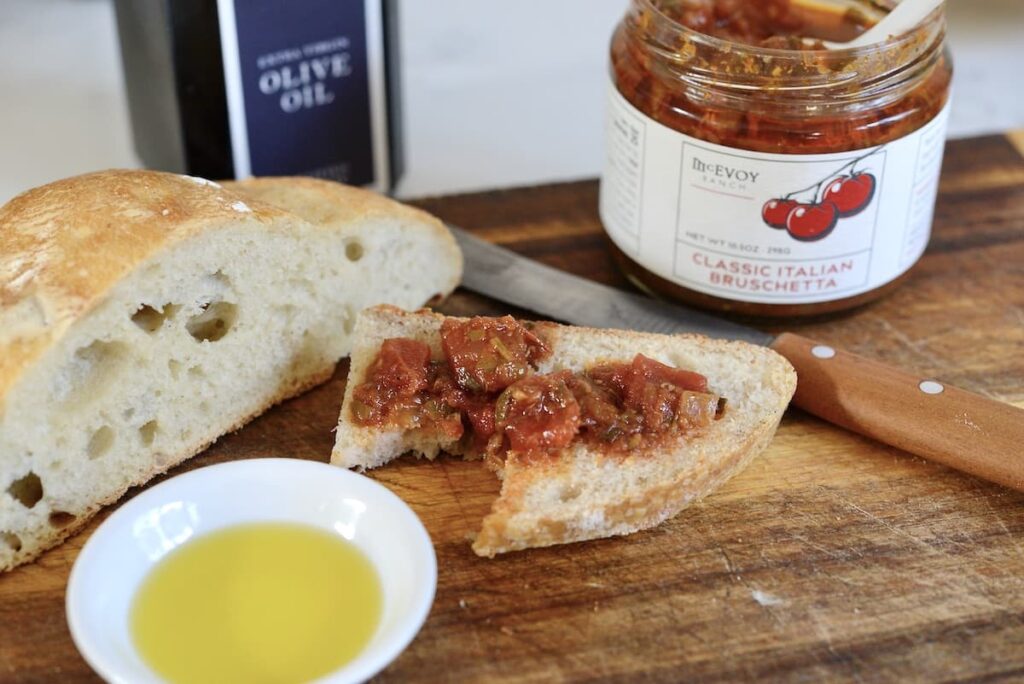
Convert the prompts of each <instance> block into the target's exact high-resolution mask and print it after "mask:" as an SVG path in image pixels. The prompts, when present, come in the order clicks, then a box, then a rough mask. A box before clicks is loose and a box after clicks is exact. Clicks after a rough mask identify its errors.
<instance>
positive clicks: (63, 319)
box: [0, 171, 462, 570]
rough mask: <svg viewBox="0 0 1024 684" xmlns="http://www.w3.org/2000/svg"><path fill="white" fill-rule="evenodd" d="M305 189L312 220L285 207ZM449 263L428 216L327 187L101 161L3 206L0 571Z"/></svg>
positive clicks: (415, 292) (401, 301)
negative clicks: (228, 182)
mask: <svg viewBox="0 0 1024 684" xmlns="http://www.w3.org/2000/svg"><path fill="white" fill-rule="evenodd" d="M267 187H270V188H272V191H264V188H267ZM293 191H294V194H292V192H293ZM310 193H312V194H315V195H317V196H318V197H319V198H320V199H319V201H318V203H317V206H318V207H319V209H318V211H319V213H317V214H311V213H306V212H304V211H299V214H301V215H297V214H295V213H292V212H290V211H287V209H288V208H293V207H292V206H291V205H295V204H296V201H295V198H301V197H303V196H305V195H307V194H310ZM264 195H267V200H269V201H267V202H265V201H260V199H259V198H261V197H263V196H264ZM278 199H280V200H281V201H280V202H278V201H277V200H278ZM275 203H277V204H280V205H284V206H285V209H282V208H280V207H275V206H273V205H274V204H275ZM299 204H300V205H301V202H299ZM296 208H297V209H301V208H302V207H301V206H299V207H296ZM461 268H462V261H461V255H460V253H459V251H458V248H457V247H456V245H455V243H454V240H453V239H452V237H451V235H450V234H449V233H448V231H447V230H446V229H445V228H444V227H443V226H442V225H441V224H440V222H438V221H437V220H436V219H434V218H432V217H431V216H429V215H427V214H425V213H423V212H420V211H417V210H414V209H411V208H409V207H405V206H402V205H400V204H398V203H396V202H393V201H391V200H388V199H385V198H382V197H379V196H377V195H374V194H372V193H368V192H364V191H361V190H355V189H352V188H346V187H344V186H340V185H338V184H336V183H331V182H327V181H317V180H309V179H276V180H275V181H274V182H272V183H271V182H267V183H264V182H260V181H255V182H252V183H242V184H236V185H234V187H232V188H230V189H229V188H226V187H222V186H220V185H217V184H215V183H211V182H209V181H205V180H202V179H197V178H190V177H186V176H177V175H173V174H165V173H156V172H147V171H107V172H101V173H93V174H88V175H84V176H79V177H76V178H69V179H67V180H63V181H59V182H56V183H53V184H51V185H47V186H44V187H40V188H37V189H35V190H31V191H29V192H27V193H25V194H23V195H21V196H19V197H17V198H15V199H14V200H12V201H11V202H10V203H8V204H7V205H5V206H4V207H2V208H0V570H4V569H7V568H10V567H13V566H14V565H17V564H19V563H22V562H25V561H27V560H30V559H32V558H33V557H35V556H36V555H38V554H39V553H40V552H41V551H42V550H44V549H46V548H47V547H49V546H52V545H53V544H55V543H57V542H59V541H60V540H61V539H63V538H64V537H66V536H67V535H68V534H70V533H71V532H72V531H74V530H75V529H76V528H78V527H79V526H81V525H82V524H83V523H84V522H85V521H86V520H88V518H89V517H90V516H91V515H92V514H93V513H95V512H96V511H97V509H99V507H101V506H103V505H104V504H107V503H110V502H112V501H114V500H116V499H117V498H118V497H120V496H121V494H123V493H124V491H125V490H126V489H127V488H128V487H130V486H132V485H136V484H140V483H143V482H145V481H147V480H148V479H150V478H151V477H153V476H154V475H156V474H158V473H160V472H163V471H165V470H167V469H168V468H170V467H171V466H173V465H174V464H176V463H179V462H180V461H182V460H184V459H186V458H188V457H190V456H192V455H193V454H196V453H197V452H199V451H200V450H202V449H203V448H205V447H206V446H207V445H208V444H210V443H211V442H212V441H214V440H215V439H217V438H218V437H219V436H220V435H223V434H225V433H226V432H229V431H231V430H234V429H236V428H238V427H239V426H241V425H242V424H244V423H245V422H246V421H248V420H249V419H250V418H252V417H254V416H255V415H257V414H259V413H260V412H262V411H264V410H265V409H266V408H267V407H269V406H270V405H272V404H274V403H275V402H279V401H281V400H283V399H285V398H287V397H290V396H293V395H295V394H297V393H299V392H301V391H303V390H304V389H306V388H308V387H311V386H312V385H314V384H316V383H319V382H322V381H324V380H325V379H327V378H328V377H329V376H330V375H331V372H332V370H333V368H334V365H335V363H336V362H337V361H338V359H339V358H340V357H342V356H344V355H346V354H347V353H348V351H349V348H350V345H351V340H352V336H351V333H352V327H353V325H354V324H355V317H356V314H357V312H358V311H359V310H360V309H362V308H363V307H365V306H369V305H372V304H378V303H382V302H390V303H393V304H396V305H398V306H402V307H416V306H420V305H422V304H423V303H424V302H426V301H427V300H428V299H430V298H431V297H434V296H437V295H444V294H446V293H448V292H450V291H451V290H452V289H453V288H454V287H455V285H456V284H457V283H458V280H459V277H460V274H461Z"/></svg>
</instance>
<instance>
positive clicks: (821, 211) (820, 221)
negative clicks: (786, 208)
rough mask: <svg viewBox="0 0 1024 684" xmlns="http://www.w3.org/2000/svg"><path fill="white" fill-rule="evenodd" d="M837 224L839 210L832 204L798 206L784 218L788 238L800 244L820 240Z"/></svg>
mask: <svg viewBox="0 0 1024 684" xmlns="http://www.w3.org/2000/svg"><path fill="white" fill-rule="evenodd" d="M837 223H839V210H838V209H836V205H835V204H833V203H832V202H824V203H822V204H798V205H796V207H794V208H793V210H792V211H790V212H789V216H788V217H786V231H787V232H788V233H789V236H790V237H792V238H794V239H796V240H800V241H801V242H813V241H815V240H821V239H822V238H824V237H825V236H826V235H828V234H829V233H831V232H832V230H833V229H834V228H835V227H836V224H837Z"/></svg>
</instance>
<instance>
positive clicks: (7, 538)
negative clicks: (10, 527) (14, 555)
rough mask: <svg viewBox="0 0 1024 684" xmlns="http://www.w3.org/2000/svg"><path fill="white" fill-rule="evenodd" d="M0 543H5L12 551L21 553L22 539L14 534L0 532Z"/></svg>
mask: <svg viewBox="0 0 1024 684" xmlns="http://www.w3.org/2000/svg"><path fill="white" fill-rule="evenodd" d="M0 542H3V543H4V545H6V546H7V548H9V549H10V550H11V551H21V537H19V536H18V535H16V534H14V533H13V532H0Z"/></svg>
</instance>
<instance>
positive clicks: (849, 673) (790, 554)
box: [0, 136, 1024, 682]
mask: <svg viewBox="0 0 1024 684" xmlns="http://www.w3.org/2000/svg"><path fill="white" fill-rule="evenodd" d="M1018 142H1020V139H1019V138H1018ZM1021 147H1024V145H1021ZM596 203H597V185H596V183H594V182H591V181H588V182H581V183H574V184H567V185H557V186H546V187H538V188H528V189H518V190H510V191H502V192H494V193H485V194H477V195H466V196H460V197H446V198H437V199H431V200H427V201H423V202H420V204H421V205H422V206H423V207H425V208H426V209H428V210H430V211H433V212H435V213H436V214H438V215H439V216H441V217H443V218H444V219H446V220H448V221H451V222H453V223H455V224H458V225H461V226H463V227H466V228H469V229H473V230H475V231H476V232H477V234H478V235H481V236H483V237H485V238H487V239H490V240H493V241H496V242H499V243H502V244H504V245H507V246H509V247H511V248H513V249H515V250H517V251H519V252H521V253H523V254H525V255H528V256H530V257H533V258H536V259H540V260H542V261H545V262H547V263H549V264H552V265H554V266H557V267H560V268H564V269H566V270H568V271H572V272H574V273H578V274H581V275H585V276H587V277H591V278H594V279H596V280H600V281H602V282H606V283H612V284H615V285H620V286H623V287H625V283H624V280H623V279H622V277H621V276H620V275H619V274H618V273H617V272H616V271H615V269H614V267H613V265H612V262H611V258H610V256H609V254H608V251H607V250H606V247H605V244H604V241H603V238H602V235H601V229H600V224H599V222H598V219H597V215H596ZM442 308H443V310H445V311H446V312H450V313H475V312H493V313H499V312H505V311H509V310H510V309H509V308H508V307H507V306H505V305H502V304H498V303H496V302H493V301H487V300H484V299H482V298H480V297H477V296H474V295H472V294H469V293H465V292H461V291H460V292H458V293H457V294H456V295H455V296H453V297H452V298H451V300H450V301H448V302H447V303H445V304H444V306H443V307H442ZM786 327H789V328H791V329H794V330H796V331H797V332H800V333H802V334H805V335H808V336H810V337H814V338H816V339H819V340H822V341H824V342H826V343H829V344H833V345H836V346H839V347H843V348H846V349H849V350H850V351H853V352H856V353H858V354H862V355H864V356H867V357H870V358H875V359H878V360H881V361H884V362H887V363H890V364H894V365H897V366H900V367H902V368H906V369H908V370H913V371H915V372H917V373H920V374H922V375H928V376H933V377H935V378H936V379H939V380H941V381H945V382H949V383H952V384H956V385H959V386H961V387H963V388H965V389H969V390H972V391H975V392H979V393H981V394H984V395H986V396H989V397H992V398H996V399H999V400H1002V401H1006V402H1011V403H1016V404H1018V405H1024V158H1022V156H1021V152H1020V150H1019V148H1018V147H1015V143H1014V142H1012V141H1011V138H1010V137H1003V136H998V137H988V138H981V139H974V140H969V141H961V142H954V143H951V144H950V145H949V147H948V152H947V158H946V164H945V171H944V175H943V181H942V186H941V197H940V201H939V206H938V212H937V216H936V223H935V234H934V238H933V240H932V243H931V246H930V248H929V250H928V252H927V255H926V256H925V258H924V259H923V260H922V262H921V263H920V265H919V266H918V268H917V269H916V271H915V274H914V276H913V277H912V278H911V279H910V281H909V282H908V283H907V284H906V285H905V286H904V287H903V288H902V289H900V290H899V291H898V292H897V293H895V294H894V295H892V296H891V297H889V298H888V299H885V300H883V301H882V302H879V303H877V304H875V305H873V306H871V307H869V308H866V309H863V310H861V311H858V312H856V313H854V314H852V315H848V316H845V317H840V318H834V319H832V320H829V321H817V322H813V323H804V324H800V325H798V326H786ZM346 367H347V364H345V363H342V364H341V366H340V367H339V369H338V372H337V373H336V374H335V376H334V378H333V380H331V381H330V382H329V383H328V384H326V385H324V386H322V387H320V388H318V389H316V390H314V391H312V392H309V393H308V394H306V395H304V396H302V397H300V398H298V399H295V400H293V401H290V402H287V403H285V404H283V405H281V406H279V407H277V408H275V409H273V410H271V411H270V412H268V413H267V414H266V415H264V416H263V417H261V418H259V419H257V420H255V421H254V422H252V423H251V424H250V425H248V426H247V427H245V428H244V429H242V430H241V431H239V432H238V433H235V434H233V435H230V436H228V437H225V438H223V439H222V440H220V441H219V442H218V443H217V444H216V445H215V446H214V447H212V448H211V449H209V450H208V451H207V452H205V453H204V454H202V455H200V456H199V457H197V458H195V459H194V460H192V461H191V462H190V463H188V464H186V465H185V466H184V467H182V468H178V469H176V470H175V471H174V472H172V473H171V474H172V475H173V474H175V473H177V472H181V471H183V470H188V469H191V468H197V467H202V466H206V465H210V464H212V463H217V462H221V461H227V460H232V459H238V458H257V457H264V456H289V457H294V458H309V459H317V460H321V461H326V460H327V458H328V455H329V453H330V451H331V445H332V440H333V434H332V432H331V428H332V427H333V425H334V423H335V420H336V417H337V412H338V408H339V405H340V401H341V396H342V389H343V386H344V382H345V371H346ZM1021 448H1022V452H1024V445H1022V447H1021ZM372 477H374V478H375V479H377V480H379V481H380V482H382V483H384V484H385V485H386V486H388V487H389V488H391V489H392V490H393V491H395V492H396V493H397V494H398V495H400V496H401V497H402V498H404V499H405V500H406V501H407V502H408V503H409V504H410V505H411V506H412V507H413V509H415V511H416V512H417V513H418V514H419V515H420V516H421V518H422V519H423V521H424V523H425V524H426V526H427V528H428V530H429V532H430V534H431V536H432V537H433V539H434V542H435V545H436V549H437V556H438V567H439V584H438V591H437V598H436V601H435V603H434V607H433V609H432V611H431V613H430V617H429V618H428V620H427V623H426V625H425V626H424V628H423V630H422V632H421V633H420V634H419V636H418V637H417V638H416V640H415V641H414V642H413V643H412V645H411V646H410V648H409V649H408V650H407V651H406V652H405V653H403V654H402V656H401V657H400V658H399V659H398V660H397V661H396V662H395V663H394V664H393V665H392V666H391V667H389V668H388V669H387V670H385V672H384V673H382V674H381V675H380V676H379V679H380V681H388V682H390V681H394V682H399V681H460V682H461V681H565V680H602V681H622V682H634V681H666V682H674V681H680V680H683V679H697V680H700V681H709V682H713V681H736V680H746V679H771V680H783V681H822V680H829V681H858V682H861V681H867V682H886V681H897V680H900V681H906V680H919V681H939V680H943V681H965V680H978V681H996V680H1024V494H1020V493H1017V492H1013V491H1010V490H1007V489H1003V488H1000V487H999V486H996V485H993V484H989V483H986V482H983V481H981V480H977V479H974V478H972V477H969V476H966V475H963V474H960V473H958V472H955V471H952V470H948V469H946V468H943V467H942V466H938V465H935V464H932V463H928V462H925V461H923V460H921V459H918V458H915V457H911V456H908V455H907V454H905V453H902V452H900V451H898V450H896V449H892V448H887V447H883V446H880V445H879V444H876V443H873V442H871V441H869V440H867V439H864V438H860V437H857V436H854V435H851V434H849V433H846V432H844V431H842V430H840V429H837V428H834V427H831V426H829V425H827V424H825V423H822V422H821V421H819V420H817V419H814V418H811V417H809V416H807V415H805V414H802V413H800V412H799V411H796V410H793V411H791V412H789V413H788V414H787V416H786V418H785V419H784V421H783V424H782V426H781V428H780V430H779V432H778V436H777V437H776V439H775V441H774V442H773V444H772V445H771V447H770V448H769V449H768V451H767V452H766V453H765V454H764V455H763V456H761V457H760V458H758V459H757V460H755V461H754V463H753V464H752V465H751V466H750V467H749V468H748V469H747V470H746V471H745V472H743V473H742V474H740V475H739V476H737V477H736V478H734V479H733V480H732V481H730V482H728V483H727V484H726V485H725V486H724V487H723V488H722V489H720V490H719V491H718V492H716V493H714V494H712V495H711V496H709V497H708V498H706V499H705V500H704V501H703V502H701V503H698V504H696V505H694V506H692V507H691V508H689V509H688V510H686V511H684V512H683V513H682V514H680V515H679V516H678V517H676V518H675V519H674V520H671V521H669V522H668V523H666V524H664V525H662V526H661V527H659V528H657V529H654V530H651V531H648V532H642V533H639V534H635V535H632V536H630V537H626V538H620V539H611V540H603V541H596V542H587V543H582V544H575V545H571V546H564V547H556V548H551V549H543V550H534V551H527V552H522V553H516V554H511V555H508V556H505V557H500V558H498V559H495V560H482V559H479V558H477V557H476V556H474V555H473V553H472V551H471V550H470V547H469V543H468V541H467V538H468V537H469V536H470V535H472V533H473V532H474V531H475V529H476V527H477V525H478V523H479V521H480V519H481V518H482V517H483V516H484V514H485V513H486V512H487V511H488V508H489V505H490V502H491V500H492V499H493V498H494V496H495V495H496V493H497V490H498V484H497V482H496V481H495V480H494V478H493V476H491V475H490V474H489V473H488V472H486V471H485V470H484V469H483V468H481V467H480V466H479V464H477V463H463V462H460V461H458V460H455V459H447V458H442V459H441V460H439V461H438V462H435V463H427V462H417V461H414V460H412V459H410V458H408V457H407V458H404V459H401V460H400V461H398V462H396V463H394V464H392V465H389V466H387V467H384V468H382V469H379V470H377V471H374V472H372ZM101 518H102V516H101ZM93 529H95V523H94V524H93V525H91V526H90V527H89V528H87V529H86V530H85V531H84V532H83V533H81V534H79V535H77V536H76V537H74V538H73V539H71V540H70V541H69V542H68V543H66V544H65V545H64V546H62V547H60V548H57V549H55V550H53V551H51V552H49V553H47V554H46V555H44V556H43V557H42V558H41V559H40V560H39V561H38V562H37V563H35V564H33V565H30V566H27V567H22V568H19V569H17V570H15V571H13V572H11V573H8V574H6V575H3V576H0V681H2V682H84V681H94V680H95V676H94V675H93V674H92V673H91V672H90V671H89V669H88V667H87V666H86V664H85V662H84V661H83V660H82V659H81V657H80V656H79V655H78V654H77V652H76V651H75V649H74V646H73V645H72V643H71V640H70V637H69V635H68V631H67V627H66V624H65V620H64V610H63V600H64V587H65V584H66V581H67V577H68V572H69V569H70V566H71V564H72V562H73V561H74V558H75V555H76V553H77V552H78V550H79V549H80V548H81V546H82V544H83V543H84V542H85V540H86V539H87V538H88V536H89V534H90V532H91V531H92V530H93Z"/></svg>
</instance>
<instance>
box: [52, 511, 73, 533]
mask: <svg viewBox="0 0 1024 684" xmlns="http://www.w3.org/2000/svg"><path fill="white" fill-rule="evenodd" d="M48 522H49V523H50V527H56V528H57V529H61V528H64V527H67V526H68V525H70V524H71V523H73V522H75V516H74V515H73V514H71V513H68V512H66V511H54V512H53V513H50V517H49V518H48Z"/></svg>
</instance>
